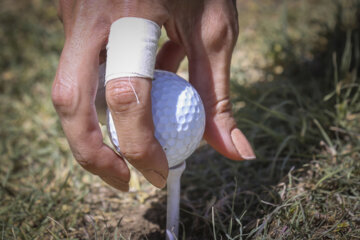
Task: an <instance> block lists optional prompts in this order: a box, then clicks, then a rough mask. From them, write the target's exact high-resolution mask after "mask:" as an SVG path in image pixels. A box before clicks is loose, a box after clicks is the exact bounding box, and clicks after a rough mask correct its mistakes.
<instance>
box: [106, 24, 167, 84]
mask: <svg viewBox="0 0 360 240" xmlns="http://www.w3.org/2000/svg"><path fill="white" fill-rule="evenodd" d="M160 35H161V29H160V27H159V25H157V24H156V23H155V22H153V21H150V20H147V19H143V18H134V17H125V18H120V19H118V20H116V21H115V22H113V24H112V25H111V28H110V34H109V40H108V44H107V47H106V49H107V60H106V77H105V84H106V83H107V82H108V81H110V80H112V79H115V78H121V77H143V78H153V74H154V67H155V58H156V50H157V45H158V41H159V38H160Z"/></svg>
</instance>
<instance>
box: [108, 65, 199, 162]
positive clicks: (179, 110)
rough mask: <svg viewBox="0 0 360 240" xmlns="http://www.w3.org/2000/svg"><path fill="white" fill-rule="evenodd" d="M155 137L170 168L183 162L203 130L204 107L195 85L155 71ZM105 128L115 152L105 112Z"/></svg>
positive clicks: (115, 141)
mask: <svg viewBox="0 0 360 240" xmlns="http://www.w3.org/2000/svg"><path fill="white" fill-rule="evenodd" d="M151 101H152V114H153V121H154V125H155V137H156V139H157V140H158V141H159V142H160V144H161V146H162V147H163V149H164V151H165V154H166V157H167V160H168V163H169V167H173V166H176V165H178V164H181V163H182V162H183V161H185V160H186V159H187V158H188V157H189V156H190V155H191V154H192V153H193V152H194V151H195V149H196V148H197V147H198V145H199V143H200V141H201V139H202V137H203V134H204V130H205V110H204V106H203V103H202V101H201V98H200V96H199V94H198V93H197V91H196V90H195V88H193V87H192V86H191V84H190V83H189V82H187V81H186V80H185V79H183V78H181V77H179V76H178V75H176V74H174V73H171V72H167V71H159V70H155V73H154V80H153V84H152V89H151ZM107 118H108V121H107V127H108V132H109V135H110V139H111V141H112V143H113V144H114V146H115V148H116V149H117V151H119V152H120V151H121V150H120V148H119V141H118V139H117V135H116V130H115V126H114V122H113V119H112V117H111V114H110V112H109V111H108V116H107Z"/></svg>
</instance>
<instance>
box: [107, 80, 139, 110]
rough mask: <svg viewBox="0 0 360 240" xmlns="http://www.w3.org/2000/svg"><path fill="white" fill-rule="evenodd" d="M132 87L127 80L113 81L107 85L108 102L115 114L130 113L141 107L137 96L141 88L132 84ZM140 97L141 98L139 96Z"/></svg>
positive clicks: (134, 83)
mask: <svg viewBox="0 0 360 240" xmlns="http://www.w3.org/2000/svg"><path fill="white" fill-rule="evenodd" d="M132 86H133V88H132V87H131V85H130V84H129V82H128V81H126V80H113V81H111V82H109V83H108V84H107V85H106V102H107V104H108V105H109V107H110V108H111V109H113V110H114V111H115V112H129V111H131V110H135V109H138V108H139V107H141V105H140V104H137V99H136V94H137V95H139V94H140V92H139V91H137V89H139V87H138V86H137V83H136V82H135V81H134V82H132ZM138 97H140V96H138Z"/></svg>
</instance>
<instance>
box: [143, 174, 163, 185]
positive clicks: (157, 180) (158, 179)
mask: <svg viewBox="0 0 360 240" xmlns="http://www.w3.org/2000/svg"><path fill="white" fill-rule="evenodd" d="M143 175H144V177H145V178H146V179H147V180H148V181H149V182H150V183H151V184H152V185H154V186H155V187H157V188H164V187H165V186H166V177H164V176H163V175H162V174H161V173H159V172H157V171H155V170H146V171H144V172H143Z"/></svg>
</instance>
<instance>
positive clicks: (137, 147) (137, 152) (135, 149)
mask: <svg viewBox="0 0 360 240" xmlns="http://www.w3.org/2000/svg"><path fill="white" fill-rule="evenodd" d="M121 152H122V154H123V155H124V156H125V157H126V159H128V160H129V161H131V162H133V163H135V164H139V165H143V164H142V163H144V162H146V161H147V160H149V159H148V157H149V153H150V152H152V149H151V144H150V143H147V142H142V143H141V144H139V143H138V144H131V143H130V142H129V144H126V145H125V146H124V147H122V148H121Z"/></svg>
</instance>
